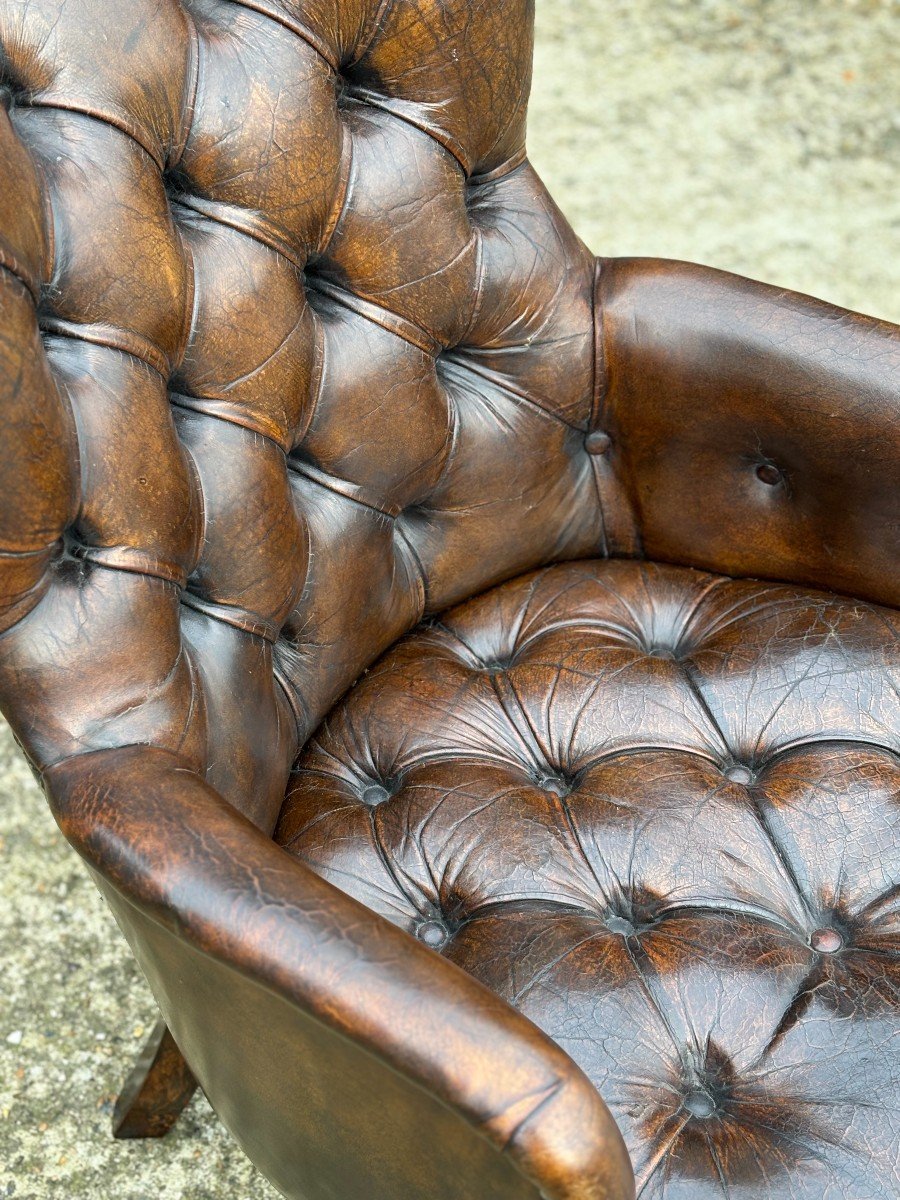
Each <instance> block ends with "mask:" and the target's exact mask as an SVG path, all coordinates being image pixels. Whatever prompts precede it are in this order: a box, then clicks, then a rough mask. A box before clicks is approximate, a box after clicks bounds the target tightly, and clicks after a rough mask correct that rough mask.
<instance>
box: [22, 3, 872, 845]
mask: <svg viewBox="0 0 900 1200" xmlns="http://www.w3.org/2000/svg"><path fill="white" fill-rule="evenodd" d="M530 8H531V5H530V3H529V0H503V2H502V3H492V4H488V3H473V0H240V2H234V0H130V2H129V3H128V4H123V3H122V0H80V2H79V3H65V2H63V0H30V2H29V3H28V4H22V3H21V2H20V0H0V45H2V58H0V76H2V83H3V95H4V108H3V110H0V178H2V181H3V185H2V188H0V267H2V269H0V314H2V322H0V367H2V370H0V413H2V422H3V425H2V428H3V436H4V442H3V445H2V448H0V455H2V465H3V473H4V487H3V493H2V501H0V555H2V558H0V613H2V617H0V629H2V630H3V631H5V632H4V633H3V634H2V655H0V699H2V702H3V705H4V708H5V709H6V710H7V711H9V713H10V716H11V720H12V722H13V725H14V728H15V731H16V733H17V736H18V737H19V739H20V740H21V742H22V744H23V745H24V746H25V748H26V750H27V753H28V754H29V756H30V758H31V759H32V761H33V762H34V763H35V764H37V765H39V766H45V765H47V764H50V763H53V762H56V761H59V760H60V759H63V758H65V757H67V756H70V755H73V754H77V753H81V752H84V751H87V750H92V749H99V748H106V747H115V746H121V745H129V744H132V743H145V742H148V743H151V744H153V745H155V746H157V747H159V748H161V749H163V750H169V751H174V752H176V753H177V754H178V755H179V756H180V757H181V759H182V760H183V761H184V762H185V763H186V764H187V765H188V766H190V767H191V768H193V769H195V770H197V771H198V772H201V773H205V774H206V777H207V778H208V780H209V782H210V783H211V784H212V785H213V786H214V787H215V788H216V789H218V790H219V791H220V792H221V793H222V794H223V795H224V796H225V797H227V798H228V799H230V800H231V801H232V802H233V803H235V804H236V805H238V806H239V807H240V808H241V809H242V810H243V811H244V812H246V813H247V815H249V816H250V817H251V818H252V819H253V820H255V821H256V822H257V823H259V824H260V825H261V826H263V827H266V828H271V826H272V824H273V823H274V820H275V818H276V817H277V813H278V810H279V807H280V805H281V802H282V798H283V794H284V784H285V780H286V776H287V772H288V770H289V767H290V764H291V762H292V761H293V759H294V757H295V755H296V752H297V750H298V748H299V746H300V745H301V744H302V742H303V741H304V740H305V739H306V737H307V735H308V734H309V733H310V732H311V731H312V729H313V728H314V727H315V726H316V725H317V723H318V722H319V720H320V719H321V717H322V715H323V714H324V713H325V712H326V711H327V710H328V708H329V707H330V705H331V704H332V702H333V701H334V700H335V699H336V697H337V696H338V695H340V694H341V692H343V691H344V690H345V689H346V687H347V686H348V685H349V684H350V683H351V682H352V681H353V680H354V678H356V677H357V676H358V675H359V674H360V673H361V672H362V671H363V670H364V669H365V668H366V667H367V665H368V664H369V663H371V662H372V661H373V659H374V658H375V657H376V656H377V655H378V654H379V653H380V652H381V651H382V650H384V649H385V648H386V647H387V646H389V645H390V644H391V643H392V642H393V641H394V640H395V639H396V638H397V637H398V636H400V635H401V634H402V633H404V632H405V631H407V630H408V629H410V628H411V627H412V626H413V625H414V624H415V623H416V622H417V621H419V620H420V618H421V617H422V616H423V614H425V613H427V612H431V611H437V610H440V609H442V608H445V607H447V606H448V605H450V604H451V603H453V602H455V601H458V600H461V599H463V598H465V597H466V596H468V595H471V594H473V593H475V592H477V591H479V590H481V589H483V588H485V587H487V586H488V585H490V584H493V583H495V582H498V581H500V580H502V579H505V578H508V577H510V576H513V575H515V574H517V573H519V572H522V571H525V570H527V569H529V568H532V567H535V566H537V565H539V564H542V563H546V562H551V561H556V560H563V559H571V558H578V557H585V556H597V555H604V554H607V553H617V554H625V555H629V554H631V555H633V554H638V553H640V552H641V549H642V546H641V536H642V535H646V536H647V537H648V538H649V544H650V546H651V547H654V546H655V547H657V548H658V550H659V552H660V554H661V556H662V557H669V558H674V559H676V560H679V561H685V560H687V561H690V560H691V558H692V557H695V558H699V559H701V560H703V561H702V564H701V565H707V566H709V565H713V564H712V563H711V562H710V561H708V560H709V559H710V558H715V559H718V560H722V559H724V564H725V566H726V567H729V566H731V567H733V568H734V569H736V570H740V571H745V572H750V571H753V570H754V569H757V570H758V569H759V564H760V562H764V560H762V559H760V556H759V553H758V552H756V551H752V550H751V552H750V553H749V554H743V556H741V555H738V556H737V557H736V558H735V557H734V553H733V547H732V544H731V543H732V539H729V538H726V539H725V540H726V542H727V543H728V544H727V545H725V546H723V547H722V548H719V549H716V548H715V546H714V547H713V551H711V552H710V553H709V554H706V555H705V556H704V554H703V553H697V554H695V553H694V552H693V549H692V546H691V544H690V543H691V538H692V537H694V536H695V535H696V534H697V528H698V526H697V523H696V522H695V523H694V525H693V526H692V524H691V522H690V521H687V522H683V523H682V524H681V525H678V514H679V513H680V512H682V506H683V505H684V504H685V503H688V504H689V503H690V502H691V501H690V495H691V494H692V493H691V491H690V488H688V489H687V492H686V493H685V491H684V488H683V487H682V483H683V478H682V479H681V482H679V479H678V478H677V477H676V476H672V475H671V473H670V475H669V476H667V477H666V479H664V480H663V481H662V482H661V483H660V486H659V487H656V488H655V489H654V486H652V485H653V479H654V476H653V471H654V470H656V468H657V467H658V466H659V456H658V454H657V453H656V452H655V451H652V450H646V447H645V445H644V442H642V441H641V436H642V435H641V432H640V431H641V429H645V428H647V429H652V437H653V438H654V439H655V443H654V444H655V445H656V446H657V447H658V446H659V445H660V444H663V445H664V444H665V443H666V441H667V439H668V438H670V437H673V438H674V437H676V435H678V436H679V437H682V434H683V430H684V428H685V422H684V420H683V418H682V416H681V415H680V413H679V410H678V406H677V404H675V406H674V407H671V406H670V409H666V408H665V406H664V405H663V406H660V405H659V403H658V401H659V399H660V396H661V395H663V392H664V389H663V388H662V387H661V386H658V385H657V384H656V383H655V382H653V380H654V376H653V372H652V370H651V371H650V375H649V378H650V379H651V385H650V388H649V390H647V389H646V388H645V389H644V390H643V391H642V392H639V394H638V393H635V394H633V395H632V394H630V393H629V388H631V387H632V384H633V380H634V378H635V377H636V375H637V374H638V373H639V370H638V368H639V367H640V369H641V370H643V366H642V365H641V364H640V363H638V361H637V359H638V358H639V356H640V353H641V352H642V351H643V350H645V349H646V345H647V343H646V339H645V338H644V337H643V334H644V332H645V331H644V330H642V329H641V328H640V326H639V322H636V321H634V320H633V319H631V318H630V317H629V316H628V313H627V307H628V306H627V302H626V301H627V296H628V295H630V291H629V288H630V284H629V285H628V287H625V288H624V294H625V296H626V300H625V301H623V302H622V304H621V305H620V309H621V310H622V311H621V312H619V310H617V309H616V305H615V304H614V303H613V299H612V297H610V298H609V304H610V319H609V323H608V324H607V325H606V326H603V323H602V322H601V321H599V320H597V319H596V317H597V312H596V305H595V296H596V295H598V294H602V292H603V288H604V287H606V282H605V281H606V278H607V276H606V275H605V274H604V268H603V267H601V268H600V271H599V275H598V271H597V265H596V264H595V261H594V260H593V258H592V257H591V255H590V254H589V253H588V252H587V250H586V249H585V248H584V246H583V245H582V244H581V243H580V242H579V240H578V239H577V238H576V237H575V236H574V234H573V233H572V232H571V230H570V229H569V227H568V226H567V225H566V223H565V221H564V220H563V219H562V217H561V216H560V214H559V212H558V210H557V209H556V207H555V206H554V204H553V202H552V200H551V199H550V198H549V196H548V194H547V192H546V191H545V189H544V187H543V186H542V184H541V183H540V181H539V179H538V178H537V176H536V175H535V173H534V171H533V170H532V168H531V166H530V165H529V163H528V161H527V159H526V158H525V150H524V130H525V111H526V100H527V94H528V88H529V76H530V67H531V12H530ZM629 278H630V277H629ZM598 279H599V280H600V284H599V286H600V293H598V292H597V287H598V284H597V280H598ZM675 308H676V310H677V309H678V306H677V304H676V305H675ZM617 314H618V316H620V317H621V324H623V326H625V327H626V330H627V331H628V336H629V337H631V340H630V341H628V339H627V338H626V341H627V353H626V355H625V359H624V360H623V361H624V366H623V370H622V371H620V372H619V373H618V374H617V373H616V372H615V370H613V369H612V366H611V364H610V362H609V361H608V359H609V351H608V347H606V346H605V343H604V338H605V337H607V335H608V333H609V330H610V329H612V328H613V327H614V325H615V322H616V320H617ZM663 323H664V322H663ZM660 328H662V325H660ZM629 355H631V358H629ZM636 356H637V357H636ZM650 358H651V359H652V358H653V354H652V348H651V354H650ZM632 359H634V366H633V367H632V364H631V360H632ZM651 366H652V362H651ZM626 367H627V370H626V369H625V368H626ZM623 372H624V373H623ZM608 383H609V384H610V387H607V384H608ZM683 390H684V391H685V393H686V394H690V386H689V385H687V384H686V385H685V388H684V389H683ZM673 395H674V396H675V398H676V399H677V396H678V393H677V392H676V393H673ZM707 400H708V398H707V396H706V394H705V393H704V394H703V397H702V399H701V401H700V403H701V404H702V405H703V406H704V407H705V406H706V405H707ZM822 403H823V404H826V405H827V403H828V401H827V398H826V399H824V400H823V401H822ZM654 414H655V415H656V416H657V417H659V420H658V421H657V423H656V425H655V426H654V425H653V422H652V420H651V419H650V418H653V419H655V417H654ZM692 420H693V418H692ZM748 422H749V424H748V429H749V428H751V426H752V421H750V420H749V418H748ZM691 427H693V426H691ZM610 429H611V430H612V432H613V441H612V442H611V441H610V436H609V432H608V431H609V430H610ZM713 432H715V431H713ZM620 434H621V435H622V436H620ZM748 436H749V435H748ZM629 437H630V438H632V440H633V442H634V444H635V446H636V447H637V449H638V450H640V453H641V454H643V456H644V460H645V465H644V466H641V468H640V471H638V475H639V476H640V478H641V479H643V480H644V481H645V482H646V480H648V479H649V480H650V483H651V486H649V490H648V488H647V487H645V488H644V491H643V492H641V486H642V485H641V484H640V481H639V480H638V482H635V481H634V479H632V478H631V476H630V475H629V471H628V470H626V469H625V468H626V464H625V462H624V459H623V457H622V454H623V451H622V446H623V445H624V441H623V438H625V439H627V438H629ZM617 439H618V441H617ZM645 440H646V439H645ZM682 441H683V437H682ZM827 449H828V447H827V446H825V447H824V449H823V454H824V453H825V451H827ZM736 454H737V452H736ZM744 466H746V464H744ZM751 466H752V463H751ZM742 469H743V467H742ZM832 482H833V481H832ZM754 486H755V485H754ZM829 486H831V485H829ZM666 488H668V489H669V490H668V492H667V491H666ZM679 489H681V490H679ZM660 497H663V499H667V503H665V504H662V505H660V503H659V498H660ZM699 508H700V510H705V511H706V512H707V513H708V512H709V511H715V510H716V509H719V510H720V508H721V506H720V505H719V504H718V501H717V502H716V505H715V506H709V505H706V504H705V502H704V501H703V499H702V494H701V501H700V506H699ZM673 514H674V515H673ZM701 515H703V513H702V512H701ZM698 519H699V518H698ZM700 532H701V534H702V535H703V537H705V538H706V540H707V541H709V539H710V537H711V536H712V535H711V534H710V533H709V532H708V531H706V532H705V533H704V532H703V531H702V530H701V531H700ZM807 535H808V530H807V531H803V530H801V531H800V534H799V535H798V536H799V537H800V538H801V539H807V540H808V538H807ZM852 535H853V530H852V529H851V530H850V531H849V533H848V534H847V537H848V538H852ZM701 541H702V538H701ZM751 542H752V539H751ZM701 550H702V546H701ZM792 552H793V547H792V545H788V546H787V549H786V550H785V552H784V554H783V555H782V559H783V560H784V564H787V563H788V559H789V557H790V553H792ZM729 553H731V554H732V558H731V559H729V558H728V554H729ZM754 555H755V557H754ZM882 558H883V555H882ZM880 562H881V559H877V561H875V563H874V565H872V564H869V567H867V568H866V569H865V570H862V571H861V572H858V571H856V572H854V571H850V572H849V574H847V576H846V578H847V580H848V581H850V582H853V581H854V580H857V579H859V578H861V579H862V582H863V585H864V587H867V588H868V590H869V591H870V592H871V591H873V590H877V589H875V588H873V587H870V586H869V584H870V583H871V579H872V578H873V577H874V576H875V575H877V573H878V572H879V571H881V570H882V568H881V566H880V565H879V564H880ZM784 564H782V563H781V562H779V570H782V571H783V573H785V574H786V575H787V577H791V572H790V570H789V569H788V566H786V565H784ZM720 565H721V562H720ZM866 571H868V574H866ZM817 572H818V575H817ZM764 573H765V572H764ZM822 573H823V572H822V570H819V567H818V566H816V565H815V564H814V565H813V568H810V569H806V568H803V569H802V570H801V571H800V575H801V576H803V575H804V574H805V575H806V576H810V575H811V576H813V577H814V578H818V577H819V576H820V575H822ZM795 574H796V572H795ZM891 586H895V585H891ZM881 598H884V597H881Z"/></svg>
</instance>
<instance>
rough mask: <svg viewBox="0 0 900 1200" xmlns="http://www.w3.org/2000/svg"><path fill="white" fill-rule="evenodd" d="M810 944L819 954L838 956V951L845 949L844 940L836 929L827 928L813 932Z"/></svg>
mask: <svg viewBox="0 0 900 1200" xmlns="http://www.w3.org/2000/svg"><path fill="white" fill-rule="evenodd" d="M809 944H810V946H812V948H813V950H815V952H816V953H817V954H836V953H837V951H838V950H842V949H843V946H844V939H843V937H842V936H841V935H840V934H839V933H838V931H837V930H836V929H830V928H828V927H827V926H825V927H823V928H822V929H814V930H813V932H812V933H811V934H810V937H809Z"/></svg>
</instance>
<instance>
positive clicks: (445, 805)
mask: <svg viewBox="0 0 900 1200" xmlns="http://www.w3.org/2000/svg"><path fill="white" fill-rule="evenodd" d="M373 780H380V781H384V783H387V782H388V781H389V786H384V784H381V785H379V784H376V783H373V782H371V781H373ZM373 788H374V789H378V792H379V794H378V800H377V803H376V804H374V805H373V804H372V802H371V801H370V799H369V796H370V794H371V792H372V790H373ZM277 837H278V840H279V841H281V842H282V844H284V845H285V846H286V847H287V848H288V849H289V850H290V851H291V853H293V854H295V855H297V856H298V857H300V858H301V859H302V860H303V861H304V862H306V863H308V864H309V865H310V866H312V867H313V868H314V869H315V870H316V871H317V872H319V873H320V874H322V875H324V876H325V878H327V879H329V880H331V881H332V882H333V883H335V884H336V885H337V886H338V887H340V888H342V889H343V890H345V891H347V892H349V893H350V894H351V895H353V896H355V897H357V898H358V899H360V900H361V901H362V902H363V903H364V904H366V905H367V906H368V907H369V908H371V909H373V910H374V911H375V912H378V913H381V914H382V915H383V916H385V917H386V918H387V919H388V920H390V921H393V922H395V923H397V924H399V925H400V926H402V927H403V928H404V929H406V930H408V931H409V932H410V933H411V934H413V935H414V936H418V937H419V938H421V939H422V940H424V941H426V943H427V944H428V945H429V946H432V947H433V948H435V949H437V950H439V951H440V952H441V953H442V954H444V955H446V956H447V957H448V958H450V959H451V960H452V961H453V962H454V963H457V964H458V965H459V966H461V967H463V968H464V969H465V970H466V971H468V972H470V973H471V974H472V975H474V976H475V977H476V978H477V979H479V980H481V981H482V982H484V983H486V984H487V985H488V986H489V987H490V988H491V989H492V990H494V991H496V992H498V993H499V994H500V995H501V996H503V997H504V998H505V999H507V1000H508V1001H509V1002H510V1003H511V1004H513V1005H515V1006H516V1007H517V1008H518V1009H520V1010H521V1011H522V1012H523V1013H524V1014H525V1015H527V1016H528V1017H530V1018H531V1020H533V1021H534V1022H536V1023H537V1024H538V1025H539V1026H541V1028H543V1029H544V1030H546V1032H547V1033H549V1034H550V1036H551V1037H553V1039H554V1040H555V1041H556V1042H558V1043H559V1044H560V1045H561V1046H563V1047H564V1049H565V1050H567V1051H568V1053H569V1054H571V1055H572V1057H573V1058H574V1059H575V1061H576V1062H577V1063H578V1064H579V1065H580V1066H581V1067H583V1069H584V1070H585V1071H586V1072H587V1074H588V1075H589V1076H590V1078H591V1079H592V1080H593V1082H594V1083H595V1084H596V1085H597V1087H598V1089H599V1090H600V1092H601V1094H602V1095H603V1097H604V1099H605V1100H606V1102H607V1104H609V1106H610V1108H611V1110H612V1113H613V1115H614V1116H615V1118H616V1120H617V1122H618V1124H619V1126H620V1128H621V1129H622V1130H623V1133H624V1134H625V1139H626V1143H627V1144H628V1148H629V1151H630V1152H631V1157H632V1161H633V1163H634V1166H635V1174H636V1177H637V1182H638V1188H639V1194H640V1195H641V1196H642V1197H646V1198H648V1200H649V1198H650V1197H660V1198H662V1197H666V1198H667V1200H671V1198H673V1197H674V1198H677V1200H688V1198H689V1197H690V1198H696V1200H701V1198H702V1197H710V1198H714V1197H720V1196H722V1195H728V1194H730V1189H731V1188H732V1187H733V1188H734V1189H735V1190H736V1192H737V1193H738V1194H740V1190H741V1189H747V1194H748V1195H752V1196H754V1197H758V1198H760V1200H762V1198H763V1197H766V1198H768V1197H791V1198H792V1200H794V1198H800V1197H803V1198H804V1200H823V1198H827V1200H832V1198H834V1200H837V1198H838V1197H849V1196H866V1197H867V1198H870V1200H875V1198H876V1197H877V1198H878V1200H882V1198H883V1200H888V1197H891V1196H894V1195H896V1194H897V1191H898V1189H900V1172H898V1166H897V1158H896V1145H897V1138H898V1132H900V1059H898V1047H897V1046H896V1045H895V1043H896V1026H897V1013H898V1006H900V954H898V950H900V942H898V935H900V909H898V880H900V618H898V616H897V614H896V612H892V611H890V610H887V609H879V608H877V607H875V606H874V605H864V604H859V603H857V602H853V601H848V600H844V599H840V598H837V597H834V596H831V595H826V594H824V593H810V592H803V591H798V590H797V589H795V588H789V587H784V586H777V585H771V584H760V583H753V582H739V581H734V580H731V579H727V578H724V577H722V576H713V575H708V574H705V573H700V572H697V571H690V570H685V569H683V568H676V567H663V566H655V565H652V564H646V563H629V562H623V561H619V562H585V563H580V564H567V565H562V566H558V567H552V568H549V569H547V570H544V571H541V572H538V573H536V574H532V575H528V576H525V577H523V578H520V579H517V580H515V581H513V582H511V583H507V584H505V585H503V586H502V587H499V588H497V589H495V590H493V591H490V592H488V593H486V594H485V595H483V596H481V597H479V598H477V599H475V600H471V601H469V602H468V603H467V604H465V605H463V606H462V607H460V608H457V609H453V610H452V611H451V612H450V613H448V614H446V615H445V616H443V617H442V618H441V619H440V620H439V621H436V622H434V623H432V624H430V625H429V626H428V627H426V628H425V629H423V630H422V631H421V632H417V633H415V634H413V635H411V636H410V637H408V638H407V639H406V640H405V641H402V642H401V643H400V644H399V645H398V646H397V647H395V648H394V649H393V650H392V651H391V652H390V653H389V654H388V655H387V656H386V657H384V658H383V659H382V660H381V661H380V662H379V663H378V664H377V665H376V666H375V667H373V668H372V670H371V671H370V672H369V673H368V674H367V675H366V676H365V678H364V679H363V680H362V681H361V682H360V683H359V684H358V685H357V687H356V688H355V689H354V690H353V691H352V692H351V693H350V695H349V697H348V699H347V700H346V701H345V702H343V703H342V704H341V705H339V706H338V707H337V708H336V709H335V710H334V712H333V713H332V714H331V715H330V716H329V718H328V719H327V721H326V722H325V724H324V726H323V727H322V729H321V730H320V732H319V733H318V734H317V736H316V737H315V738H314V739H313V741H312V742H311V743H310V745H309V746H308V747H307V749H306V751H305V752H304V754H303V756H302V757H301V760H300V762H299V764H298V770H297V773H296V774H295V776H294V778H293V782H292V786H291V790H290V792H289V795H288V799H287V803H286V805H285V808H284V811H283V813H282V817H281V823H280V826H279V829H278V831H277Z"/></svg>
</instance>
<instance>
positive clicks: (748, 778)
mask: <svg viewBox="0 0 900 1200" xmlns="http://www.w3.org/2000/svg"><path fill="white" fill-rule="evenodd" d="M722 773H723V775H724V776H725V778H726V779H730V780H731V782H732V783H743V784H745V785H747V784H751V783H753V781H754V779H755V778H756V776H755V774H754V773H753V771H751V770H750V768H749V767H745V766H744V764H743V763H732V764H731V766H730V767H726V768H725V770H724V771H723V772H722Z"/></svg>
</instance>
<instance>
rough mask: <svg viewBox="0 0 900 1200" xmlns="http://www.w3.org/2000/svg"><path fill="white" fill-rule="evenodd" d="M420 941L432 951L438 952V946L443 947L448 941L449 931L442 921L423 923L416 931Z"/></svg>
mask: <svg viewBox="0 0 900 1200" xmlns="http://www.w3.org/2000/svg"><path fill="white" fill-rule="evenodd" d="M416 934H417V936H418V938H419V941H422V942H424V943H425V945H426V946H430V947H431V948H432V950H436V949H437V948H438V946H443V944H444V942H445V941H446V940H447V930H446V928H445V927H444V926H443V925H442V924H441V923H440V921H423V922H422V924H421V925H420V926H419V928H418V929H417V930H416Z"/></svg>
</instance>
